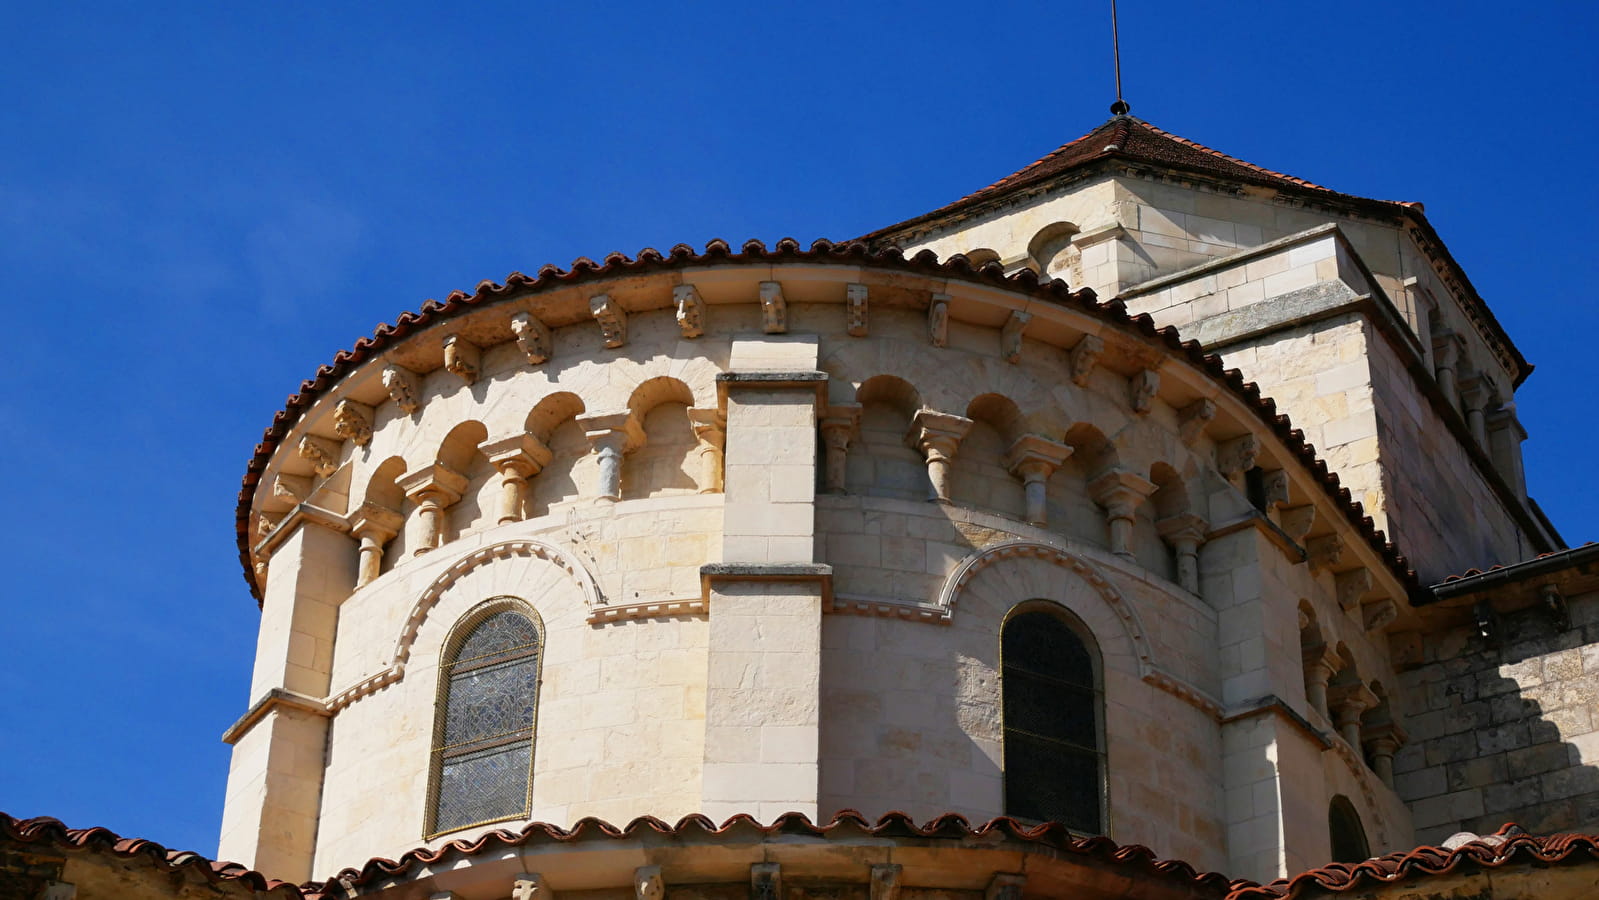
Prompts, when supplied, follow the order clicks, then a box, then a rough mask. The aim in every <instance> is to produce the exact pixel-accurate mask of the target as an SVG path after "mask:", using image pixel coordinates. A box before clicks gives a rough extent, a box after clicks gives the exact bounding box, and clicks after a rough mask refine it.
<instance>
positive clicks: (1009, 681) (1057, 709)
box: [1005, 669, 1099, 751]
mask: <svg viewBox="0 0 1599 900" xmlns="http://www.w3.org/2000/svg"><path fill="white" fill-rule="evenodd" d="M1096 706H1097V703H1096V701H1095V697H1094V694H1093V692H1092V691H1085V690H1083V689H1082V688H1073V687H1065V686H1062V685H1061V684H1059V683H1056V682H1052V681H1046V680H1044V679H1042V678H1036V677H1031V676H1028V675H1026V674H1024V673H1020V672H1016V671H1014V670H1010V669H1007V670H1006V672H1005V727H1006V728H1008V729H1009V728H1014V729H1017V730H1020V731H1025V732H1027V733H1028V734H1032V735H1036V736H1038V737H1043V738H1051V739H1053V740H1057V741H1062V742H1065V743H1069V744H1074V745H1076V746H1078V747H1081V748H1083V749H1085V750H1088V751H1093V750H1094V749H1095V748H1096V747H1098V746H1099V740H1098V734H1097V733H1096V732H1097V728H1096V724H1097V723H1096V722H1095V721H1094V719H1095V715H1094V712H1095V707H1096Z"/></svg>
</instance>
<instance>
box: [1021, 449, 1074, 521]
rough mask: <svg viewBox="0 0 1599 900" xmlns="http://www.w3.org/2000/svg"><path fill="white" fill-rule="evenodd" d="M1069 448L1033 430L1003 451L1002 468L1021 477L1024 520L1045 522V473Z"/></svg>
mask: <svg viewBox="0 0 1599 900" xmlns="http://www.w3.org/2000/svg"><path fill="white" fill-rule="evenodd" d="M1072 449H1073V448H1072V447H1071V446H1070V445H1067V444H1062V443H1059V442H1058V441H1052V440H1049V439H1048V438H1043V437H1039V436H1038V435H1036V434H1024V435H1022V436H1021V437H1020V438H1018V439H1017V440H1016V443H1014V444H1011V446H1010V449H1009V450H1007V451H1006V452H1005V468H1006V469H1008V470H1009V471H1010V473H1011V474H1012V475H1015V476H1016V477H1017V478H1020V479H1021V481H1022V485H1023V490H1025V491H1026V492H1027V521H1028V522H1031V523H1032V524H1034V525H1043V524H1045V519H1046V518H1047V516H1046V513H1045V507H1046V506H1047V503H1048V488H1049V476H1051V475H1053V474H1055V470H1056V469H1059V468H1060V466H1061V463H1064V462H1065V461H1066V460H1067V459H1068V458H1069V457H1070V456H1071V455H1072Z"/></svg>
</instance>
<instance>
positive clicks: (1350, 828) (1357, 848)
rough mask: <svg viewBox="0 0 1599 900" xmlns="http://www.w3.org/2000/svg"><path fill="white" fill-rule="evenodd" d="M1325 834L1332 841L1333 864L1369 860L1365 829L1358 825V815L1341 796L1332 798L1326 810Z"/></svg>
mask: <svg viewBox="0 0 1599 900" xmlns="http://www.w3.org/2000/svg"><path fill="white" fill-rule="evenodd" d="M1327 833H1328V836H1329V837H1330V838H1331V839H1332V858H1333V862H1341V863H1358V862H1365V861H1366V860H1368V859H1370V858H1371V846H1370V845H1369V844H1367V843H1366V829H1365V828H1364V827H1362V826H1361V824H1360V814H1359V813H1357V812H1355V805H1354V804H1353V803H1350V802H1349V798H1348V797H1345V796H1344V795H1343V794H1339V795H1338V796H1336V797H1334V798H1333V799H1332V804H1331V805H1330V806H1329V807H1328V808H1327Z"/></svg>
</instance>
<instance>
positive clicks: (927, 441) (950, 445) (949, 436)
mask: <svg viewBox="0 0 1599 900" xmlns="http://www.w3.org/2000/svg"><path fill="white" fill-rule="evenodd" d="M971 428H972V420H971V419H968V418H966V417H965V416H957V415H952V414H950V413H942V412H938V411H936V410H931V409H919V410H917V411H916V416H915V417H914V418H913V419H912V420H911V430H910V433H909V434H908V435H906V437H905V442H906V443H907V444H909V445H910V446H911V447H913V448H914V449H916V450H918V451H920V452H921V454H922V455H923V456H924V457H925V458H926V459H927V460H928V461H930V462H931V461H933V460H934V459H943V460H948V459H950V458H952V457H954V455H955V448H956V447H958V446H960V442H961V439H962V438H964V437H966V432H968V431H970V430H971Z"/></svg>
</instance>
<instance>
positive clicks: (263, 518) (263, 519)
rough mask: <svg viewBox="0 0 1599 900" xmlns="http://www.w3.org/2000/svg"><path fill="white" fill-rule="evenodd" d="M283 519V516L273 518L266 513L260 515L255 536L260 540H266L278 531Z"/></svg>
mask: <svg viewBox="0 0 1599 900" xmlns="http://www.w3.org/2000/svg"><path fill="white" fill-rule="evenodd" d="M283 519H284V517H283V516H272V515H268V514H266V513H261V514H260V515H258V516H256V519H255V536H256V537H258V538H264V537H266V536H267V535H269V534H271V533H272V532H274V531H276V530H277V528H278V525H279V523H281V522H282V521H283Z"/></svg>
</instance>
